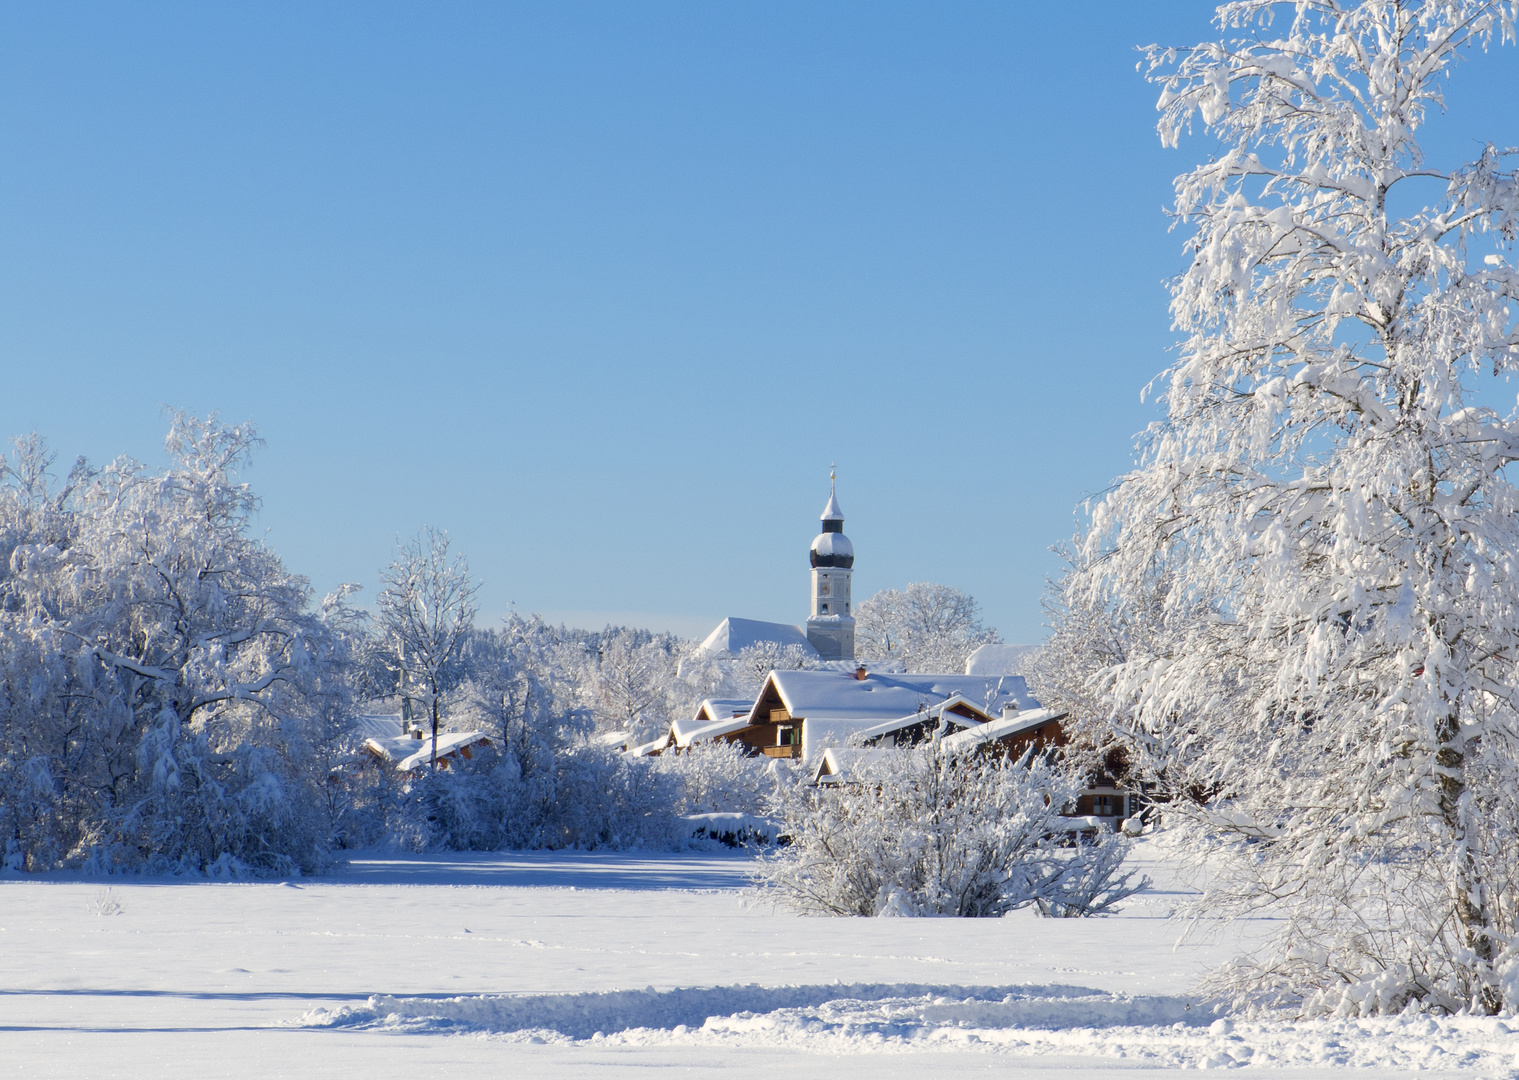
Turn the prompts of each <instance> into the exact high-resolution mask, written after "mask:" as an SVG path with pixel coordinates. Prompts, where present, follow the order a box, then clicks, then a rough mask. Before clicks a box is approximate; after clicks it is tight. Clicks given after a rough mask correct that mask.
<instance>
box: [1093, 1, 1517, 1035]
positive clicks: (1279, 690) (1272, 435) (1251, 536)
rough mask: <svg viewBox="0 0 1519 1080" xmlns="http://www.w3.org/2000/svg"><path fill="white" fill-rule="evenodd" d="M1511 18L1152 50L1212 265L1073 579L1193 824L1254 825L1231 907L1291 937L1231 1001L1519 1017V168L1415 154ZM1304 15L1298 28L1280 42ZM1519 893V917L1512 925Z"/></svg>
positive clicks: (1496, 11)
mask: <svg viewBox="0 0 1519 1080" xmlns="http://www.w3.org/2000/svg"><path fill="white" fill-rule="evenodd" d="M1515 16H1516V5H1515V3H1514V2H1513V0H1427V2H1423V3H1414V2H1393V0H1367V2H1365V3H1360V4H1347V3H1340V2H1337V0H1317V2H1301V3H1273V2H1269V0H1248V2H1241V3H1231V4H1225V5H1224V6H1222V7H1221V8H1220V9H1219V16H1218V22H1219V25H1220V28H1221V30H1222V32H1223V34H1224V35H1225V36H1224V38H1223V39H1222V40H1220V41H1218V42H1208V43H1204V44H1201V45H1198V46H1195V47H1192V48H1189V49H1163V48H1159V47H1152V48H1151V49H1150V50H1149V52H1148V55H1149V69H1150V73H1151V77H1152V79H1153V80H1154V81H1155V82H1157V83H1158V84H1159V86H1160V87H1161V97H1160V102H1159V108H1160V112H1161V120H1160V124H1159V129H1160V133H1161V137H1162V139H1163V140H1164V141H1166V142H1167V143H1170V144H1175V143H1176V142H1177V141H1178V140H1179V138H1180V136H1181V134H1182V133H1183V132H1184V131H1186V130H1187V129H1188V128H1189V126H1190V125H1191V124H1192V123H1193V122H1194V120H1200V121H1201V123H1202V126H1203V127H1204V128H1205V129H1206V131H1207V132H1208V133H1209V134H1210V135H1211V136H1213V137H1214V138H1215V139H1216V140H1217V141H1218V143H1219V145H1220V151H1219V153H1218V154H1217V155H1216V156H1215V157H1214V159H1213V160H1211V161H1209V162H1208V163H1206V164H1204V165H1201V166H1199V167H1198V168H1196V169H1194V170H1192V171H1190V172H1188V173H1185V174H1183V175H1182V176H1181V177H1179V178H1178V179H1177V181H1176V205H1175V215H1176V222H1177V224H1178V226H1180V227H1184V228H1187V229H1189V230H1190V234H1189V240H1188V244H1187V251H1188V253H1189V255H1190V258H1191V265H1190V266H1189V267H1188V269H1187V270H1186V272H1185V273H1183V274H1182V275H1181V277H1179V278H1178V279H1177V280H1176V281H1175V283H1174V284H1173V287H1172V301H1171V312H1172V316H1173V320H1174V325H1175V327H1176V329H1177V330H1178V331H1179V332H1180V333H1181V334H1182V335H1184V337H1183V341H1182V344H1181V349H1180V354H1181V355H1180V359H1179V360H1178V361H1177V363H1176V364H1175V365H1173V366H1172V367H1171V368H1170V369H1169V370H1168V371H1167V372H1166V373H1165V374H1164V375H1163V376H1161V378H1160V379H1158V380H1157V383H1156V385H1158V386H1159V387H1160V389H1161V392H1162V393H1161V397H1162V400H1163V402H1164V405H1165V409H1166V418H1165V420H1164V421H1162V422H1158V423H1156V424H1154V425H1152V426H1151V428H1150V430H1149V431H1148V432H1147V433H1146V435H1145V437H1144V439H1143V441H1142V443H1141V448H1140V449H1141V460H1140V464H1139V466H1138V467H1137V468H1136V469H1135V470H1134V471H1133V472H1132V473H1130V474H1129V475H1127V476H1124V477H1122V478H1121V479H1120V480H1119V481H1118V482H1117V484H1116V485H1115V486H1114V488H1113V490H1112V491H1111V493H1110V494H1109V495H1108V496H1107V497H1106V498H1104V499H1103V500H1101V501H1100V502H1099V503H1098V504H1096V505H1095V507H1094V508H1093V512H1092V521H1091V528H1090V531H1089V533H1088V534H1087V536H1086V537H1085V540H1084V543H1083V545H1082V548H1081V550H1080V552H1079V555H1078V559H1077V566H1076V568H1075V570H1074V572H1073V573H1072V574H1071V575H1070V577H1069V578H1068V580H1067V585H1066V595H1067V597H1068V599H1069V602H1070V603H1071V604H1072V605H1073V606H1075V607H1076V608H1078V609H1080V610H1084V611H1106V612H1109V613H1116V614H1117V615H1119V616H1123V615H1125V614H1126V612H1125V606H1126V605H1127V604H1129V603H1131V602H1133V603H1142V604H1145V605H1148V606H1149V610H1146V611H1144V612H1135V613H1127V614H1128V617H1129V621H1130V622H1131V623H1134V624H1139V623H1142V624H1143V625H1144V626H1145V627H1146V628H1147V630H1146V634H1145V637H1144V640H1143V641H1142V642H1137V643H1130V646H1129V648H1128V650H1127V652H1126V653H1125V655H1124V657H1123V659H1122V661H1121V662H1119V663H1116V664H1114V665H1112V666H1111V667H1110V668H1108V671H1107V678H1108V681H1107V683H1106V686H1107V687H1108V690H1109V693H1110V697H1111V701H1112V702H1113V705H1114V708H1115V710H1116V711H1117V712H1118V713H1119V715H1121V716H1122V717H1124V718H1126V722H1127V723H1128V724H1129V725H1130V728H1131V732H1132V735H1133V742H1134V745H1135V746H1137V747H1139V748H1140V749H1141V750H1143V751H1144V752H1146V754H1147V755H1148V767H1149V769H1150V771H1151V774H1152V776H1154V777H1155V778H1156V779H1157V780H1159V781H1161V782H1162V783H1166V782H1167V781H1168V778H1174V775H1176V774H1177V773H1179V772H1180V773H1184V774H1185V776H1186V782H1187V786H1188V788H1189V790H1188V791H1182V790H1179V787H1178V785H1177V784H1175V783H1174V782H1172V783H1171V785H1170V786H1171V788H1172V793H1173V794H1174V795H1175V796H1176V797H1177V798H1178V802H1177V804H1176V806H1177V813H1178V814H1182V813H1185V812H1187V811H1186V807H1187V806H1188V805H1189V804H1188V802H1187V796H1191V797H1197V796H1198V795H1199V794H1204V795H1209V796H1212V798H1213V803H1212V806H1210V807H1209V808H1208V809H1207V810H1206V811H1198V812H1197V813H1196V814H1194V816H1195V817H1196V818H1197V819H1198V820H1199V822H1200V823H1201V824H1202V825H1204V826H1205V827H1207V828H1208V829H1209V830H1211V831H1212V832H1213V833H1214V834H1215V835H1218V834H1220V833H1222V834H1223V835H1225V836H1230V835H1232V836H1234V837H1235V841H1234V842H1235V844H1236V848H1237V850H1236V854H1237V855H1238V858H1235V859H1234V860H1232V862H1230V864H1229V865H1230V866H1231V867H1232V872H1231V873H1229V874H1225V875H1224V876H1223V877H1221V878H1219V879H1218V881H1217V884H1216V885H1215V886H1214V887H1213V888H1212V889H1211V890H1210V891H1209V893H1208V895H1207V896H1206V897H1205V898H1204V901H1203V903H1204V904H1206V905H1210V906H1212V907H1213V908H1214V910H1223V911H1235V912H1244V911H1251V910H1256V909H1258V908H1260V907H1264V906H1271V907H1274V908H1275V909H1276V910H1278V911H1281V912H1283V913H1284V914H1285V916H1286V921H1285V922H1284V923H1283V930H1282V931H1281V933H1280V934H1279V935H1277V937H1276V938H1275V939H1274V940H1273V941H1272V942H1271V943H1270V944H1269V945H1268V946H1266V947H1264V948H1263V949H1262V950H1261V951H1260V952H1259V953H1258V954H1256V955H1255V956H1254V957H1252V958H1250V959H1249V960H1248V962H1242V963H1241V964H1239V965H1236V966H1235V967H1233V968H1231V969H1230V971H1229V972H1226V973H1225V974H1224V975H1223V976H1221V978H1220V979H1219V981H1218V982H1217V984H1216V985H1217V986H1218V987H1219V988H1220V989H1222V990H1224V991H1226V992H1228V993H1231V994H1232V995H1234V997H1235V998H1236V999H1237V1000H1238V1001H1240V1002H1241V1003H1245V1004H1250V1003H1254V1004H1258V1005H1282V1006H1287V1007H1291V1008H1296V1009H1300V1010H1308V1011H1314V1010H1331V1011H1333V1010H1339V1011H1350V1012H1357V1011H1367V1012H1375V1011H1386V1010H1396V1009H1400V1008H1403V1007H1404V1006H1405V1005H1406V1004H1407V1003H1409V1002H1410V1001H1418V1002H1423V1003H1425V1004H1428V1005H1431V1006H1434V1007H1439V1008H1444V1009H1449V1010H1462V1009H1472V1010H1476V1011H1480V1012H1489V1013H1490V1012H1495V1011H1497V1010H1499V1009H1500V1008H1504V1007H1507V1008H1514V1007H1516V1006H1519V1001H1514V1000H1512V999H1511V995H1510V996H1509V997H1508V998H1507V999H1506V995H1509V991H1506V990H1504V989H1503V986H1504V985H1507V986H1509V987H1512V986H1513V985H1515V984H1514V982H1513V981H1509V982H1508V983H1507V984H1505V983H1504V981H1503V978H1502V975H1503V972H1504V970H1506V968H1507V967H1509V966H1511V965H1512V964H1513V963H1514V961H1513V958H1512V953H1511V952H1509V951H1508V950H1509V942H1510V941H1511V940H1512V938H1511V935H1512V934H1513V932H1514V931H1515V929H1516V927H1515V926H1514V923H1513V914H1512V908H1511V905H1507V901H1506V900H1505V899H1504V898H1505V897H1511V896H1512V895H1513V891H1514V889H1515V888H1516V887H1519V882H1516V881H1515V880H1514V879H1513V877H1512V875H1511V870H1510V868H1509V867H1510V865H1511V863H1512V859H1511V857H1508V856H1504V857H1503V858H1499V857H1498V856H1497V854H1496V852H1495V849H1496V850H1511V849H1512V847H1513V846H1514V845H1515V844H1516V843H1519V834H1516V832H1515V829H1516V826H1519V821H1516V819H1515V817H1514V816H1513V806H1512V803H1513V800H1512V799H1511V798H1510V797H1507V796H1506V795H1505V792H1506V791H1511V790H1512V785H1513V784H1514V782H1515V780H1516V768H1515V747H1516V740H1519V713H1516V708H1519V685H1516V673H1515V663H1516V661H1519V585H1516V581H1519V573H1516V572H1519V566H1516V556H1519V516H1516V511H1519V499H1516V494H1515V490H1514V488H1513V487H1512V485H1511V484H1510V482H1509V479H1508V477H1507V475H1506V474H1505V467H1506V466H1507V465H1508V463H1509V462H1511V461H1514V460H1515V459H1516V458H1519V416H1516V414H1515V412H1514V411H1513V410H1510V411H1508V412H1503V413H1500V412H1499V411H1497V410H1496V409H1495V408H1493V407H1492V405H1491V404H1490V403H1489V395H1484V394H1483V393H1482V392H1480V387H1481V382H1482V379H1483V378H1484V377H1490V376H1494V375H1496V376H1502V375H1507V374H1509V373H1511V372H1513V371H1514V370H1515V367H1516V362H1519V328H1516V323H1515V315H1516V308H1515V300H1516V299H1519V273H1516V270H1515V258H1514V239H1515V230H1516V227H1519V182H1516V177H1515V174H1514V172H1513V171H1512V161H1513V160H1514V152H1513V151H1507V150H1500V149H1498V148H1494V147H1491V146H1490V147H1488V148H1487V149H1486V150H1484V151H1483V153H1482V154H1481V155H1480V157H1479V158H1478V159H1477V160H1476V161H1474V162H1471V163H1470V164H1466V165H1461V166H1458V167H1454V168H1443V167H1436V166H1435V165H1434V164H1432V163H1430V162H1428V161H1426V159H1425V156H1424V154H1423V153H1422V152H1421V150H1420V147H1419V143H1418V138H1417V137H1418V133H1419V130H1420V128H1421V127H1422V126H1423V125H1424V123H1425V122H1426V121H1427V120H1429V119H1431V118H1432V116H1433V114H1434V113H1435V112H1437V111H1438V110H1439V109H1440V107H1441V106H1442V97H1441V94H1442V88H1443V86H1444V82H1445V79H1446V78H1447V76H1448V75H1449V72H1450V70H1451V68H1452V65H1453V64H1454V63H1455V62H1456V60H1457V59H1458V58H1459V57H1462V56H1463V55H1469V54H1470V53H1471V52H1472V51H1473V50H1477V49H1482V48H1486V47H1487V46H1489V45H1490V44H1495V43H1500V42H1501V43H1509V42H1512V41H1513V38H1514V27H1515ZM1278 23H1280V25H1279V24H1278ZM1506 905H1507V906H1506Z"/></svg>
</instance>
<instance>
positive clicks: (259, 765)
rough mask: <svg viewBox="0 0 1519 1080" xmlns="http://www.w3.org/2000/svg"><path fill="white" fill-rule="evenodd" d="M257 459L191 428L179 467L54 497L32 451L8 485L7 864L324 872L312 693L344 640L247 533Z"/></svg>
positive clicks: (179, 438)
mask: <svg viewBox="0 0 1519 1080" xmlns="http://www.w3.org/2000/svg"><path fill="white" fill-rule="evenodd" d="M257 444H258V438H257V435H256V433H255V432H254V431H253V430H252V429H251V428H250V427H248V426H228V425H224V424H222V423H220V422H219V421H217V420H216V419H215V418H214V417H212V418H210V419H207V420H200V419H197V418H194V417H190V416H187V415H185V414H183V413H176V414H174V415H173V418H172V423H171V427H170V432H169V437H168V440H167V448H168V451H169V453H170V456H171V458H172V459H173V463H172V465H171V466H170V468H169V469H168V470H167V471H165V472H163V473H161V474H154V473H151V472H149V471H147V470H146V469H144V468H143V466H141V465H140V464H138V463H137V462H135V461H132V460H131V459H128V458H120V459H118V460H116V461H114V462H112V463H111V464H110V465H108V466H106V467H105V468H103V469H101V470H99V471H98V472H95V471H91V470H89V469H87V468H85V467H83V466H77V467H76V468H75V470H74V471H73V473H72V474H71V476H70V479H69V481H68V482H67V483H66V484H65V485H64V487H63V488H61V489H60V490H57V491H56V492H55V491H53V490H51V488H50V486H49V483H48V481H47V479H46V473H47V470H46V460H47V456H46V454H45V452H43V451H41V450H40V449H39V444H37V443H35V442H33V443H29V444H24V445H23V446H22V447H21V451H22V452H21V453H20V454H19V455H18V457H17V458H16V459H15V460H14V462H13V463H12V464H10V465H8V466H7V468H6V469H5V471H4V476H3V477H0V479H3V480H4V481H6V483H5V484H4V485H3V487H4V489H5V490H4V492H3V494H0V516H3V518H4V522H3V523H0V534H3V535H4V536H5V537H6V541H5V543H6V545H7V546H8V547H9V548H10V550H9V552H8V554H9V561H8V565H7V566H6V567H5V568H4V569H3V571H0V574H3V576H0V668H3V670H0V792H3V797H0V807H3V810H4V811H7V812H9V816H10V820H9V821H8V822H5V828H6V831H7V836H6V838H5V844H6V849H7V854H6V862H7V864H8V865H15V866H20V867H22V868H28V869H45V868H47V867H50V866H55V865H81V864H87V865H90V866H93V867H95V868H98V869H101V870H108V871H109V870H132V869H144V868H156V869H163V870H171V869H172V870H188V871H206V872H213V873H244V872H254V873H256V872H264V873H290V872H295V871H299V870H308V871H309V870H313V869H318V868H320V867H321V866H322V865H324V863H325V861H326V845H327V835H326V828H325V815H323V814H322V813H321V798H320V794H319V791H320V785H321V783H322V780H323V777H322V776H321V775H319V774H318V770H317V768H315V767H314V765H315V760H316V759H315V757H314V755H313V749H314V746H315V743H316V741H317V740H318V739H319V737H320V733H319V732H318V730H317V724H316V720H317V716H316V711H317V705H316V700H317V698H319V697H321V696H322V691H321V685H320V684H321V682H322V680H323V678H324V677H326V676H327V675H329V674H332V673H334V672H336V671H337V670H338V669H340V668H341V666H342V664H343V662H344V657H343V655H342V642H341V640H340V638H338V637H337V636H335V635H334V634H333V633H332V631H331V628H330V627H329V626H328V625H327V624H325V623H324V622H323V620H322V617H321V616H319V615H315V614H312V613H309V612H307V611H306V605H307V601H308V598H309V595H310V590H309V587H308V585H307V583H306V581H305V579H304V578H301V577H298V576H296V575H294V574H291V573H290V572H289V571H288V570H286V569H285V567H284V566H283V565H282V564H281V563H280V561H279V559H278V557H276V556H275V555H274V553H273V552H271V551H270V550H268V549H267V548H266V547H264V546H263V545H262V544H261V543H260V542H258V541H257V540H254V539H252V538H251V537H250V536H249V535H248V524H249V517H250V515H251V514H252V513H253V511H254V509H255V507H256V505H257V502H256V499H255V497H254V495H253V493H252V492H251V490H250V489H249V488H248V486H247V485H246V484H245V483H243V482H242V481H240V480H239V479H238V477H237V470H238V468H239V467H240V466H241V465H242V464H243V463H245V462H246V460H247V458H248V456H249V454H250V453H251V452H252V450H253V448H254V447H255V446H257ZM28 807H30V808H31V809H30V810H28V809H27V808H28ZM33 811H35V813H33Z"/></svg>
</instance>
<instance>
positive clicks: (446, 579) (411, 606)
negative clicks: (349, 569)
mask: <svg viewBox="0 0 1519 1080" xmlns="http://www.w3.org/2000/svg"><path fill="white" fill-rule="evenodd" d="M380 580H382V581H383V582H385V588H384V589H383V590H381V592H380V595H379V596H378V597H377V598H376V606H377V607H378V608H379V609H380V614H379V625H380V631H381V632H382V633H383V634H384V635H385V637H386V638H387V639H388V640H389V641H390V643H391V645H392V647H393V648H394V649H395V655H396V657H397V662H398V664H399V666H400V669H401V671H400V692H401V695H402V698H403V700H405V701H409V700H420V701H421V703H422V704H423V705H424V706H425V707H426V709H427V710H428V714H429V717H430V719H431V721H432V767H433V768H434V769H436V768H437V767H438V727H439V724H440V723H441V721H442V709H443V699H444V695H446V694H448V693H449V692H450V691H452V690H453V689H454V688H455V687H457V686H458V685H459V684H460V683H461V682H462V681H463V679H464V676H465V674H466V672H465V669H464V664H463V662H462V661H463V658H464V648H465V645H466V643H467V642H468V640H469V636H470V634H471V632H472V631H473V630H474V626H475V594H476V593H477V592H479V588H480V587H479V586H478V585H476V584H475V583H474V582H473V581H471V580H470V576H469V564H468V563H467V562H465V560H464V557H463V556H462V555H457V554H456V555H453V556H450V555H449V538H448V534H447V533H445V532H441V531H439V530H437V529H434V528H432V527H430V526H429V527H427V528H425V529H423V530H422V532H421V533H420V534H419V535H418V536H417V537H416V538H415V539H413V540H410V541H408V542H407V543H405V544H402V545H401V546H400V548H399V550H397V552H396V557H395V558H394V559H393V560H392V561H391V564H390V565H389V566H388V567H386V568H385V570H384V571H383V572H382V573H381V574H380Z"/></svg>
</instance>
